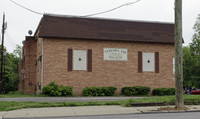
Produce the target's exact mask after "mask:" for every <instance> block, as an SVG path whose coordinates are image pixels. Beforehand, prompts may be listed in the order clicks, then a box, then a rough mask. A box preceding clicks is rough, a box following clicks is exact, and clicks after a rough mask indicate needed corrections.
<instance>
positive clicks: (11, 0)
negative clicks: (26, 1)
mask: <svg viewBox="0 0 200 119" xmlns="http://www.w3.org/2000/svg"><path fill="white" fill-rule="evenodd" d="M9 1H10V2H12V3H14V4H16V5H17V6H20V7H21V8H23V9H26V10H28V11H30V12H33V13H35V14H39V15H43V13H40V12H36V11H34V10H31V9H29V8H27V7H24V6H22V5H20V4H18V3H17V2H15V1H13V0H9Z"/></svg>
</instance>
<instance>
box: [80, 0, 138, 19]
mask: <svg viewBox="0 0 200 119" xmlns="http://www.w3.org/2000/svg"><path fill="white" fill-rule="evenodd" d="M139 1H141V0H137V1H135V2H129V3H124V4H122V5H120V6H118V7H115V8H112V9H109V10H106V11H103V12H98V13H95V14H89V15H85V16H82V17H91V16H95V15H99V14H104V13H107V12H111V11H114V10H116V9H119V8H121V7H124V6H129V5H132V4H135V3H137V2H139Z"/></svg>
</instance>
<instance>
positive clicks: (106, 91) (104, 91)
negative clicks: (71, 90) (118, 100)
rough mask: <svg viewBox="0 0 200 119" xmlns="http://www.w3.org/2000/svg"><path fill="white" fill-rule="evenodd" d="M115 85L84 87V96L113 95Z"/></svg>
mask: <svg viewBox="0 0 200 119" xmlns="http://www.w3.org/2000/svg"><path fill="white" fill-rule="evenodd" d="M116 90H117V88H116V87H86V88H84V89H83V95H84V96H113V95H114V94H115V91H116Z"/></svg>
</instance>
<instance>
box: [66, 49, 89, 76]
mask: <svg viewBox="0 0 200 119" xmlns="http://www.w3.org/2000/svg"><path fill="white" fill-rule="evenodd" d="M73 70H80V71H88V72H92V50H91V49H88V50H72V49H68V71H73Z"/></svg>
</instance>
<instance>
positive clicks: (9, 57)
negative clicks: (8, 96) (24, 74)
mask: <svg viewBox="0 0 200 119" xmlns="http://www.w3.org/2000/svg"><path fill="white" fill-rule="evenodd" d="M21 49H22V48H21V46H19V45H17V46H16V49H15V50H14V52H13V53H9V52H6V56H5V60H4V61H5V62H3V69H4V66H5V73H4V75H3V91H4V93H8V92H10V91H16V90H18V83H19V73H18V72H19V69H18V64H19V61H20V60H21V56H20V53H21V52H22V51H21ZM4 63H5V65H4ZM3 72H4V70H3Z"/></svg>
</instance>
